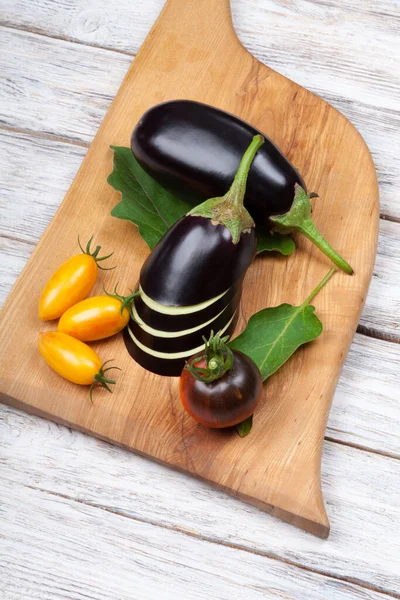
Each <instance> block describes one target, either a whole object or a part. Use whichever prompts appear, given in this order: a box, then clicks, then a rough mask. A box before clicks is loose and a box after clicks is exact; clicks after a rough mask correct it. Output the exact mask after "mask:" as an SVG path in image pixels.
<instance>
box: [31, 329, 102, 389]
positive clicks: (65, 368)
mask: <svg viewBox="0 0 400 600" xmlns="http://www.w3.org/2000/svg"><path fill="white" fill-rule="evenodd" d="M39 350H40V353H41V355H42V356H43V358H44V360H45V361H46V362H47V364H48V365H49V366H50V367H51V368H52V369H54V371H55V372H56V373H58V374H59V375H61V377H64V378H65V379H68V381H72V383H78V384H79V385H91V384H92V383H93V381H94V378H95V376H96V375H97V374H98V373H99V372H100V369H101V365H102V362H101V358H100V357H99V355H98V354H97V353H96V352H95V351H94V350H93V349H92V348H90V347H89V346H88V345H87V344H84V343H83V342H81V341H80V340H77V339H76V338H73V337H71V336H70V335H67V334H66V333H60V332H59V331H48V332H45V333H40V334H39Z"/></svg>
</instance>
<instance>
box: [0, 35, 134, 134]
mask: <svg viewBox="0 0 400 600" xmlns="http://www.w3.org/2000/svg"><path fill="white" fill-rule="evenodd" d="M0 31H1V35H0V54H1V57H2V71H3V73H2V79H1V81H0V99H1V102H0V123H3V124H5V125H7V126H8V127H13V128H18V129H28V130H31V131H40V132H44V133H51V134H54V135H60V136H66V137H68V138H70V139H73V140H79V141H83V142H86V143H89V142H91V140H92V139H93V137H94V135H95V133H96V131H97V129H98V127H99V125H100V123H101V121H102V119H103V117H104V114H105V113H106V111H107V108H108V107H109V105H110V104H111V101H112V100H113V99H114V96H115V94H116V92H117V91H118V88H119V86H120V84H121V81H122V79H123V77H124V75H125V73H126V71H127V69H128V67H129V65H130V63H131V58H130V57H128V56H125V55H122V54H118V53H116V52H110V51H108V50H99V49H97V48H90V47H88V46H80V45H78V44H71V43H67V42H63V41H60V40H54V39H52V38H47V37H42V36H38V35H34V34H30V33H25V32H20V31H13V30H10V29H1V28H0ZM110 143H112V140H110Z"/></svg>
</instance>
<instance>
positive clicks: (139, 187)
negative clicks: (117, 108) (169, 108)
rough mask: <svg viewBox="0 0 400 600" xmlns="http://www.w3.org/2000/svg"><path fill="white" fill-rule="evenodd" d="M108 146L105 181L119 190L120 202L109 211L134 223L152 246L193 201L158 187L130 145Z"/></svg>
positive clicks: (151, 247)
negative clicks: (109, 158) (110, 151)
mask: <svg viewBox="0 0 400 600" xmlns="http://www.w3.org/2000/svg"><path fill="white" fill-rule="evenodd" d="M111 148H112V149H113V150H114V169H113V171H112V173H111V175H109V177H108V180H107V181H108V183H109V184H110V185H111V186H112V187H113V188H114V189H115V190H118V191H119V192H121V194H122V199H121V202H119V204H117V205H116V206H115V207H114V208H113V210H112V211H111V214H112V215H113V217H118V218H119V219H125V220H127V221H132V223H134V224H135V225H137V227H138V229H139V233H140V235H141V236H142V238H143V239H144V241H145V242H146V244H147V245H148V246H149V248H150V249H151V250H152V249H153V248H154V246H156V244H157V243H158V242H159V241H160V239H161V238H162V237H163V235H164V234H165V233H166V232H167V231H168V229H169V228H170V227H171V226H172V225H173V224H174V223H175V222H176V221H178V219H180V218H181V217H183V215H185V214H186V213H187V212H188V211H189V210H190V209H191V208H192V206H193V205H192V204H191V203H190V202H185V201H184V200H182V199H181V198H178V197H176V196H174V195H172V194H171V193H170V192H168V191H167V190H165V189H164V188H163V187H161V185H160V184H159V183H157V182H156V181H155V180H154V179H153V178H152V177H150V175H148V174H147V173H146V172H145V171H144V170H143V169H142V167H141V166H140V165H139V163H138V162H137V160H136V159H135V157H134V156H133V154H132V151H131V149H130V148H124V147H122V146H111Z"/></svg>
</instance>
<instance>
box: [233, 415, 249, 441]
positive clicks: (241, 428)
mask: <svg viewBox="0 0 400 600" xmlns="http://www.w3.org/2000/svg"><path fill="white" fill-rule="evenodd" d="M252 427H253V415H250V417H248V418H247V419H246V420H245V421H242V422H241V423H238V425H236V431H237V432H238V434H239V435H240V437H241V438H244V437H246V435H249V433H250V431H251V428H252Z"/></svg>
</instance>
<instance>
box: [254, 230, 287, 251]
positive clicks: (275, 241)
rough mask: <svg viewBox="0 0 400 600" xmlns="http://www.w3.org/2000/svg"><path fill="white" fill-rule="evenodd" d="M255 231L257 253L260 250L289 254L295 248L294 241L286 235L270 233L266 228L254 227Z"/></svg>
mask: <svg viewBox="0 0 400 600" xmlns="http://www.w3.org/2000/svg"><path fill="white" fill-rule="evenodd" d="M256 232H257V254H260V253H261V252H264V251H267V252H280V253H281V254H283V255H284V256H289V254H292V252H294V250H295V249H296V246H295V243H294V241H293V240H292V238H291V237H289V236H288V235H281V234H280V233H271V232H270V231H268V230H266V229H264V230H263V229H261V228H259V227H257V228H256Z"/></svg>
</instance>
